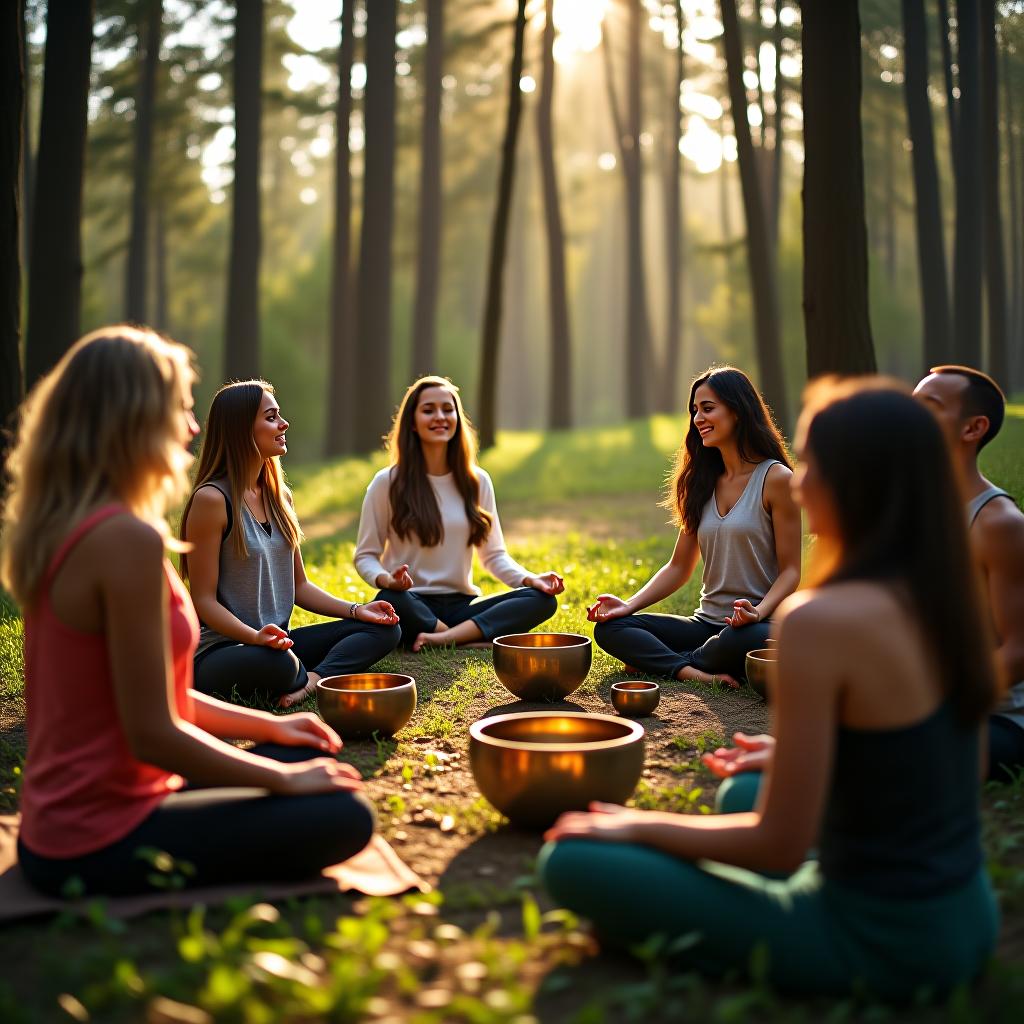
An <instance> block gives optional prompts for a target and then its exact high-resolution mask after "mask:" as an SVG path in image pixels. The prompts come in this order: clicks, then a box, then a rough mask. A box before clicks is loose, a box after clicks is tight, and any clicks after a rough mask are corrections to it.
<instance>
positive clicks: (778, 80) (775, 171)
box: [768, 0, 786, 253]
mask: <svg viewBox="0 0 1024 1024" xmlns="http://www.w3.org/2000/svg"><path fill="white" fill-rule="evenodd" d="M783 7H785V0H775V26H774V29H773V33H772V45H773V46H774V47H775V146H774V149H773V150H772V180H771V198H770V201H769V206H768V228H769V234H770V236H771V246H772V252H774V253H778V247H779V217H780V215H781V206H782V135H783V131H782V104H783V103H784V102H785V88H786V83H785V82H784V81H783V80H782V40H783V38H784V36H785V33H783V31H782V9H783Z"/></svg>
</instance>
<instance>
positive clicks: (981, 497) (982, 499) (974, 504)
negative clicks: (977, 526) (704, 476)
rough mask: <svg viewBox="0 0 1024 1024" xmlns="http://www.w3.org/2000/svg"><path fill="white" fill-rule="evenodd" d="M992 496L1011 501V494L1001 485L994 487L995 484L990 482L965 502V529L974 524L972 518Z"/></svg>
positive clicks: (973, 518) (976, 516)
mask: <svg viewBox="0 0 1024 1024" xmlns="http://www.w3.org/2000/svg"><path fill="white" fill-rule="evenodd" d="M993 498H1009V499H1010V501H1013V496H1012V495H1011V494H1009V493H1007V492H1006V491H1004V490H1003V489H1002V487H996V485H995V484H990V485H989V486H988V487H986V488H985V490H983V491H982V492H981V494H977V495H975V496H974V497H973V498H971V500H970V501H969V502H967V529H970V528H971V527H972V526H973V525H974V520H975V519H977V518H978V513H979V512H980V511H981V510H982V509H983V508H984V507H985V506H986V505H987V504H988V503H989V502H990V501H991V500H992V499H993Z"/></svg>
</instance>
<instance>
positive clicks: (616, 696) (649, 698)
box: [612, 679, 661, 718]
mask: <svg viewBox="0 0 1024 1024" xmlns="http://www.w3.org/2000/svg"><path fill="white" fill-rule="evenodd" d="M660 701H661V687H660V686H658V684H657V683H650V682H647V681H646V680H640V679H636V680H633V679H627V680H624V681H623V682H621V683H612V707H613V708H615V710H616V711H618V713H619V714H620V715H625V716H626V718H646V717H647V716H648V715H651V714H653V713H654V709H655V708H656V707H657V706H658V704H659V703H660Z"/></svg>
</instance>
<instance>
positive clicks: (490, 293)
mask: <svg viewBox="0 0 1024 1024" xmlns="http://www.w3.org/2000/svg"><path fill="white" fill-rule="evenodd" d="M525 35H526V0H518V4H517V7H516V20H515V29H514V34H513V41H512V63H511V65H510V67H509V75H508V112H507V115H506V118H505V138H504V141H503V143H502V146H501V173H500V176H499V179H498V198H497V201H496V203H495V207H494V221H493V224H492V227H491V253H490V258H489V260H488V268H487V298H486V301H485V305H484V325H483V336H482V338H481V359H480V393H479V396H478V397H477V403H478V408H479V410H480V412H479V420H478V425H479V428H480V444H481V446H482V447H484V448H490V447H492V446H493V445H494V442H495V440H496V438H497V405H498V345H499V342H500V339H501V304H502V284H503V280H504V276H505V253H506V249H507V241H508V218H509V211H510V210H511V208H512V186H513V184H514V180H513V179H514V173H513V172H514V171H515V162H516V143H517V141H518V138H519V119H520V114H521V112H522V105H523V99H522V96H523V94H522V92H521V91H520V89H519V80H520V78H522V76H523V41H524V37H525Z"/></svg>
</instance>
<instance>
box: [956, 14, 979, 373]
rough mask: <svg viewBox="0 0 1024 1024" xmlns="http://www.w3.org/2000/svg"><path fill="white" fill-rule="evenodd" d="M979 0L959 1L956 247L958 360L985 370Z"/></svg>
mask: <svg viewBox="0 0 1024 1024" xmlns="http://www.w3.org/2000/svg"><path fill="white" fill-rule="evenodd" d="M979 35H980V28H979V20H978V0H957V38H958V41H959V48H958V49H959V52H958V67H959V69H960V99H959V102H958V104H957V107H958V109H957V174H956V241H955V245H954V254H953V281H954V289H953V322H954V334H953V346H954V357H955V359H956V361H957V362H958V363H962V364H963V365H965V366H981V279H982V267H983V255H984V253H983V246H982V241H983V236H984V223H983V217H982V197H981V194H982V189H983V188H984V180H983V177H982V170H981V141H982V140H981V82H980V67H979V65H980V38H979Z"/></svg>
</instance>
